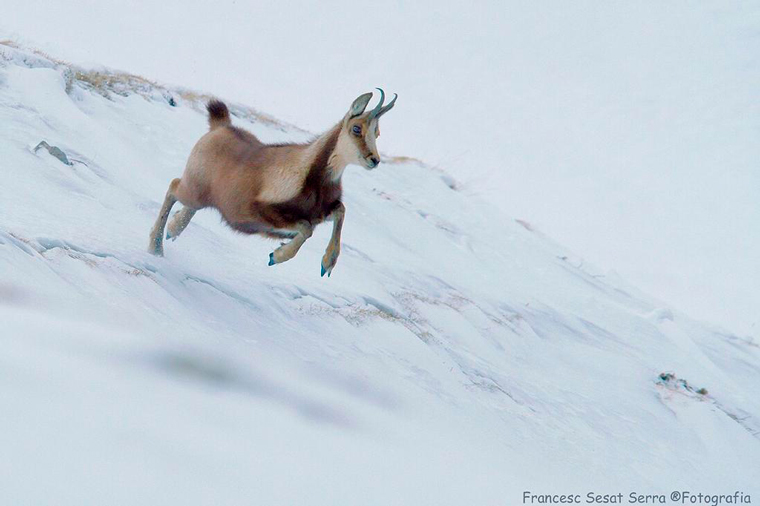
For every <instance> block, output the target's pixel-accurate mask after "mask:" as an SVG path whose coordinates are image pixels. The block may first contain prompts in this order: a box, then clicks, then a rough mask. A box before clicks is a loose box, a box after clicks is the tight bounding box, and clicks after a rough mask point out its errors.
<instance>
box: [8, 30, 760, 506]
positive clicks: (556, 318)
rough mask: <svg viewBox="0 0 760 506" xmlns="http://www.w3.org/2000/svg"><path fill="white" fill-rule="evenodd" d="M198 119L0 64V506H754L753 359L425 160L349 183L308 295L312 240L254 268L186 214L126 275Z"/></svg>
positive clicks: (52, 70) (60, 67)
mask: <svg viewBox="0 0 760 506" xmlns="http://www.w3.org/2000/svg"><path fill="white" fill-rule="evenodd" d="M358 91H364V90H358ZM196 97H198V96H197V95H195V94H192V93H189V92H184V91H182V90H176V89H168V88H163V87H160V86H157V85H152V84H151V83H148V82H145V81H142V80H139V79H136V78H128V77H126V76H124V75H120V74H109V73H101V74H99V75H94V74H92V73H86V72H82V71H81V70H80V69H77V68H74V67H70V66H68V65H65V64H62V63H59V62H56V61H54V60H51V59H49V58H47V57H44V56H40V55H36V54H33V53H31V52H29V51H26V50H19V49H15V48H13V47H10V46H5V45H0V171H1V172H0V173H1V174H2V184H0V322H2V323H1V325H2V326H1V327H0V350H2V353H0V410H1V411H2V413H3V416H2V417H0V503H2V504H76V505H80V504H209V503H214V504H519V503H520V501H521V498H522V493H523V491H524V490H530V491H532V492H536V493H549V492H565V493H581V494H585V493H586V492H588V491H595V492H598V493H617V492H623V493H625V494H627V493H628V492H629V491H638V492H641V493H669V491H670V490H672V489H690V490H693V491H694V492H699V491H702V492H708V493H733V492H734V491H735V490H741V491H744V492H745V493H753V494H755V497H753V498H756V497H757V495H758V494H760V489H758V485H757V480H756V478H757V476H758V462H759V461H760V418H758V417H760V401H759V400H758V396H757V389H758V388H759V387H760V361H759V360H760V347H758V343H757V342H755V341H753V340H751V339H747V338H739V337H737V336H735V335H730V334H726V333H723V332H719V331H717V330H716V329H714V328H711V327H709V326H706V325H704V324H700V323H697V322H695V321H694V320H692V319H690V318H689V317H687V316H686V315H684V314H682V313H680V312H677V311H675V310H672V309H670V308H668V307H667V306H665V305H663V304H662V303H660V302H658V301H656V300H654V299H652V298H651V297H649V296H647V295H644V294H642V293H640V292H639V291H638V290H636V289H635V288H633V287H631V286H628V285H627V284H626V283H624V282H623V281H622V280H620V279H613V278H611V277H609V276H604V275H602V274H600V273H599V272H597V271H596V270H595V269H594V267H593V266H590V265H588V264H584V263H583V262H581V261H580V260H579V259H578V258H577V257H575V256H574V255H573V254H572V253H570V252H568V251H566V250H564V249H563V248H562V247H560V246H558V245H557V244H555V243H553V242H552V241H551V240H549V239H548V238H546V237H544V236H543V235H541V234H540V233H538V232H536V231H534V230H532V227H531V225H530V224H529V223H526V222H522V223H519V222H516V221H514V220H512V219H510V218H508V217H507V216H504V215H502V214H501V213H500V212H499V211H497V210H495V209H494V208H492V207H490V206H489V205H487V204H485V203H483V202H481V201H479V200H478V199H476V198H474V197H472V196H469V195H467V194H465V193H462V192H460V191H457V190H456V183H455V182H454V181H453V180H452V179H451V178H450V177H449V176H447V175H446V174H444V173H442V172H440V171H438V170H435V169H432V168H430V167H428V166H426V165H424V164H421V163H417V162H413V161H408V160H407V161H404V159H397V160H396V161H395V163H384V164H383V165H381V166H380V168H379V169H378V170H375V171H372V172H366V171H363V170H362V169H359V168H356V167H351V168H349V169H348V170H347V172H346V175H345V178H344V186H345V200H344V202H345V204H346V207H347V217H346V223H345V228H344V233H343V250H342V256H341V258H340V260H339V262H338V265H337V267H336V268H335V271H334V272H333V275H332V277H331V278H329V279H327V278H320V276H319V263H320V258H321V255H322V253H323V249H324V247H325V246H326V243H327V239H328V237H329V228H330V227H329V226H322V227H320V228H318V229H317V231H316V233H315V234H314V236H313V237H312V238H311V239H310V240H309V241H308V242H307V243H306V244H305V246H304V247H303V248H302V250H301V252H300V253H299V255H298V256H297V257H296V258H295V259H293V260H292V261H290V262H288V263H285V264H282V265H278V266H275V267H267V265H266V264H267V260H268V253H269V252H270V251H271V249H272V248H273V246H274V245H276V244H273V243H272V242H271V241H267V240H264V239H260V238H256V237H246V236H242V235H239V234H235V233H233V232H231V231H230V230H229V229H227V228H226V227H225V226H224V225H222V224H221V223H220V220H219V217H218V215H216V214H215V213H214V212H212V211H204V212H202V213H199V214H198V215H197V216H196V217H195V219H194V220H193V222H192V223H191V224H190V226H189V228H188V229H187V230H186V231H185V232H184V234H183V236H182V237H181V238H180V239H178V240H177V241H176V242H169V243H168V244H167V245H166V256H165V258H155V257H152V256H150V255H148V254H147V253H146V252H145V249H146V245H147V237H148V231H149V230H150V227H151V225H152V223H153V221H154V219H155V216H156V214H157V212H158V209H159V205H160V201H161V199H162V198H163V194H164V192H165V190H166V187H167V184H168V182H169V181H170V180H171V178H173V177H177V176H179V175H180V174H181V171H182V167H183V165H184V162H185V158H186V156H187V154H188V152H189V150H190V148H191V147H192V145H193V143H194V142H195V140H196V139H197V138H198V137H199V136H200V135H201V134H202V133H203V132H204V131H205V129H206V118H205V116H204V114H203V113H202V97H201V98H199V99H196ZM353 98H354V97H353V96H347V97H346V107H347V106H348V104H350V101H351V100H352V99H353ZM170 101H173V102H174V103H175V106H172V105H170ZM400 106H401V105H400V103H399V107H400ZM313 107H319V104H314V105H313ZM343 112H344V111H342V110H336V111H334V113H335V119H336V120H337V119H338V118H339V117H340V115H342V114H343ZM233 113H234V114H235V116H236V117H235V120H234V121H235V123H236V124H238V125H240V126H243V127H245V128H248V129H250V130H251V131H253V132H254V133H255V134H256V135H258V136H260V137H261V138H262V139H264V140H266V141H284V140H304V139H305V138H307V137H308V134H307V133H306V132H304V131H302V130H300V129H298V128H296V127H293V126H290V125H287V124H282V123H279V122H277V121H274V120H272V119H271V118H268V117H266V116H263V115H260V114H259V113H257V112H256V111H253V110H251V109H248V108H246V107H243V106H239V105H238V106H234V107H233ZM328 126H329V125H325V128H326V127H328ZM42 140H45V141H47V142H48V143H49V144H50V145H54V146H57V147H59V148H61V149H62V150H63V151H64V152H65V153H66V154H67V155H68V157H69V158H70V160H71V163H72V165H71V166H69V165H65V164H63V163H61V161H59V160H58V159H57V158H54V157H53V156H50V155H49V154H47V152H46V151H44V150H38V151H37V152H36V153H35V152H34V149H33V148H34V147H35V146H36V145H37V144H38V143H39V142H40V141H42ZM379 144H380V148H381V150H382V146H383V138H382V137H381V138H380V139H379ZM663 372H673V373H674V374H675V376H676V377H675V378H671V377H669V376H666V377H664V378H660V375H661V373H663ZM679 379H682V380H685V381H684V382H680V381H679ZM698 388H706V389H707V394H700V393H697V392H696V390H697V389H698ZM755 500H756V499H755Z"/></svg>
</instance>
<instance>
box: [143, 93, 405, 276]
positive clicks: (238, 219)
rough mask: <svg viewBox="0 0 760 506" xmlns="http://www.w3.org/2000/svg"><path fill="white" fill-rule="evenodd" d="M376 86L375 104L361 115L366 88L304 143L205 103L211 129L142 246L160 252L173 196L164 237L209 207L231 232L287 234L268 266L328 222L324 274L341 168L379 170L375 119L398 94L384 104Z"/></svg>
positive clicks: (336, 245) (340, 213)
mask: <svg viewBox="0 0 760 506" xmlns="http://www.w3.org/2000/svg"><path fill="white" fill-rule="evenodd" d="M378 90H380V101H379V102H378V104H377V105H376V106H375V108H374V109H372V110H371V111H369V112H364V110H365V109H366V108H367V104H368V103H369V101H370V99H371V98H372V93H365V94H363V95H361V96H359V97H358V98H357V99H356V100H354V102H353V104H351V107H350V108H349V110H348V112H347V113H346V115H345V116H344V117H343V119H342V120H341V121H340V122H339V123H338V124H337V125H335V126H334V127H332V128H331V129H330V130H328V131H327V132H325V133H324V134H322V135H321V136H319V137H317V138H316V139H314V140H313V141H312V142H310V143H308V144H264V143H262V142H261V141H260V140H259V139H257V138H256V136H255V135H253V134H252V133H250V132H248V131H246V130H243V129H241V128H238V127H235V126H232V122H231V121H230V112H229V110H228V109H227V106H226V105H225V104H224V103H222V102H220V101H218V100H212V101H211V102H209V103H208V105H207V106H206V109H207V110H208V116H209V117H208V123H209V131H208V132H207V133H206V134H205V135H204V136H203V137H201V138H200V140H198V142H197V143H196V144H195V147H193V150H192V152H191V153H190V158H189V159H188V161H187V166H186V167H185V172H184V174H182V178H180V179H174V180H173V181H172V182H171V184H169V189H168V190H167V192H166V198H165V199H164V203H163V205H162V206H161V212H160V213H159V214H158V218H157V219H156V224H155V225H154V226H153V230H151V233H150V245H149V246H148V251H149V252H150V253H152V254H154V255H157V256H163V254H164V246H163V236H164V228H165V227H166V221H167V219H168V217H169V212H170V211H171V209H172V206H173V205H174V203H175V202H177V201H180V202H181V203H182V204H183V205H184V208H183V209H182V210H181V211H179V212H178V213H176V214H175V215H174V218H173V219H172V221H171V223H169V230H168V231H167V233H166V238H167V239H176V238H177V237H179V235H180V234H181V233H182V231H183V230H185V228H186V227H187V225H188V224H189V223H190V220H191V219H192V218H193V216H194V215H195V213H196V211H198V210H199V209H203V208H205V207H213V208H216V209H217V210H219V212H220V213H221V214H222V217H223V219H224V221H225V222H226V223H227V224H228V225H229V226H230V227H232V228H233V229H234V230H237V231H239V232H243V233H245V234H260V235H264V236H268V237H273V238H278V239H290V241H289V242H287V243H285V244H282V245H281V246H280V247H279V248H277V249H275V250H274V251H273V252H272V253H270V254H269V265H274V264H279V263H282V262H285V261H287V260H290V259H291V258H293V257H294V256H295V255H296V253H298V250H299V249H300V248H301V246H302V245H303V243H304V242H305V241H306V239H308V238H309V237H311V234H312V230H313V229H314V227H315V226H316V225H318V224H319V223H322V222H323V221H325V220H332V222H333V231H332V237H331V238H330V242H329V244H328V245H327V250H326V251H325V254H324V256H323V257H322V276H324V275H325V274H327V275H328V276H330V274H331V272H332V270H333V268H334V267H335V262H336V261H337V260H338V254H339V253H340V233H341V229H342V227H343V218H344V216H345V213H346V208H345V207H344V206H343V203H342V202H341V201H340V198H341V192H342V187H341V177H342V175H343V170H344V169H345V168H346V165H349V164H352V163H353V164H356V165H361V166H363V167H365V168H366V169H367V170H371V169H374V168H375V167H377V165H378V164H379V163H380V155H379V154H378V151H377V147H376V146H375V141H376V139H377V137H378V136H379V135H380V131H379V128H378V120H379V119H380V117H381V116H382V115H383V114H385V113H386V112H388V111H389V110H391V108H393V105H394V104H395V103H396V98H398V96H394V97H393V100H391V101H390V102H389V103H388V104H387V105H383V103H384V101H385V93H384V92H383V90H381V89H380V88H378Z"/></svg>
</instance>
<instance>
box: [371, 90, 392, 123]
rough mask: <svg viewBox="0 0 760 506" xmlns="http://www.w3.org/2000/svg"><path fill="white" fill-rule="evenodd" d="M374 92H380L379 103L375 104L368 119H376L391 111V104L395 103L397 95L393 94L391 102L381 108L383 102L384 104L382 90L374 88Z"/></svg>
mask: <svg viewBox="0 0 760 506" xmlns="http://www.w3.org/2000/svg"><path fill="white" fill-rule="evenodd" d="M375 89H376V90H379V91H380V102H378V103H377V105H376V106H375V108H374V109H372V111H371V112H370V113H369V119H376V118H379V117H380V116H382V115H383V114H385V113H386V112H388V111H390V110H391V109H393V104H395V103H396V99H397V98H398V95H397V94H396V93H394V94H393V100H391V101H390V102H389V103H388V105H386V106H385V107H383V102H385V92H384V91H383V90H382V88H375Z"/></svg>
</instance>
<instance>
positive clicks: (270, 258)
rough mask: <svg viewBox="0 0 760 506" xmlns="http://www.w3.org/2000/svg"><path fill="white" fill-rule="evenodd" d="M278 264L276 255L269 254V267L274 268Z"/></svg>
mask: <svg viewBox="0 0 760 506" xmlns="http://www.w3.org/2000/svg"><path fill="white" fill-rule="evenodd" d="M276 263H277V262H275V261H274V253H270V254H269V265H270V266H272V265H274V264H276Z"/></svg>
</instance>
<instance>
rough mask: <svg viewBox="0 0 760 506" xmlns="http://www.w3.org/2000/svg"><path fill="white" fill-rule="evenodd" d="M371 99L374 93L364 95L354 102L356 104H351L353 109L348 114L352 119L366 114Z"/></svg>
mask: <svg viewBox="0 0 760 506" xmlns="http://www.w3.org/2000/svg"><path fill="white" fill-rule="evenodd" d="M371 99H372V93H365V94H364V95H360V96H359V97H358V98H357V99H356V100H354V103H353V104H351V109H349V111H348V113H349V114H350V115H351V117H352V118H355V117H356V116H359V115H360V114H361V113H363V112H364V109H366V108H367V104H369V101H370V100H371Z"/></svg>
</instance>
